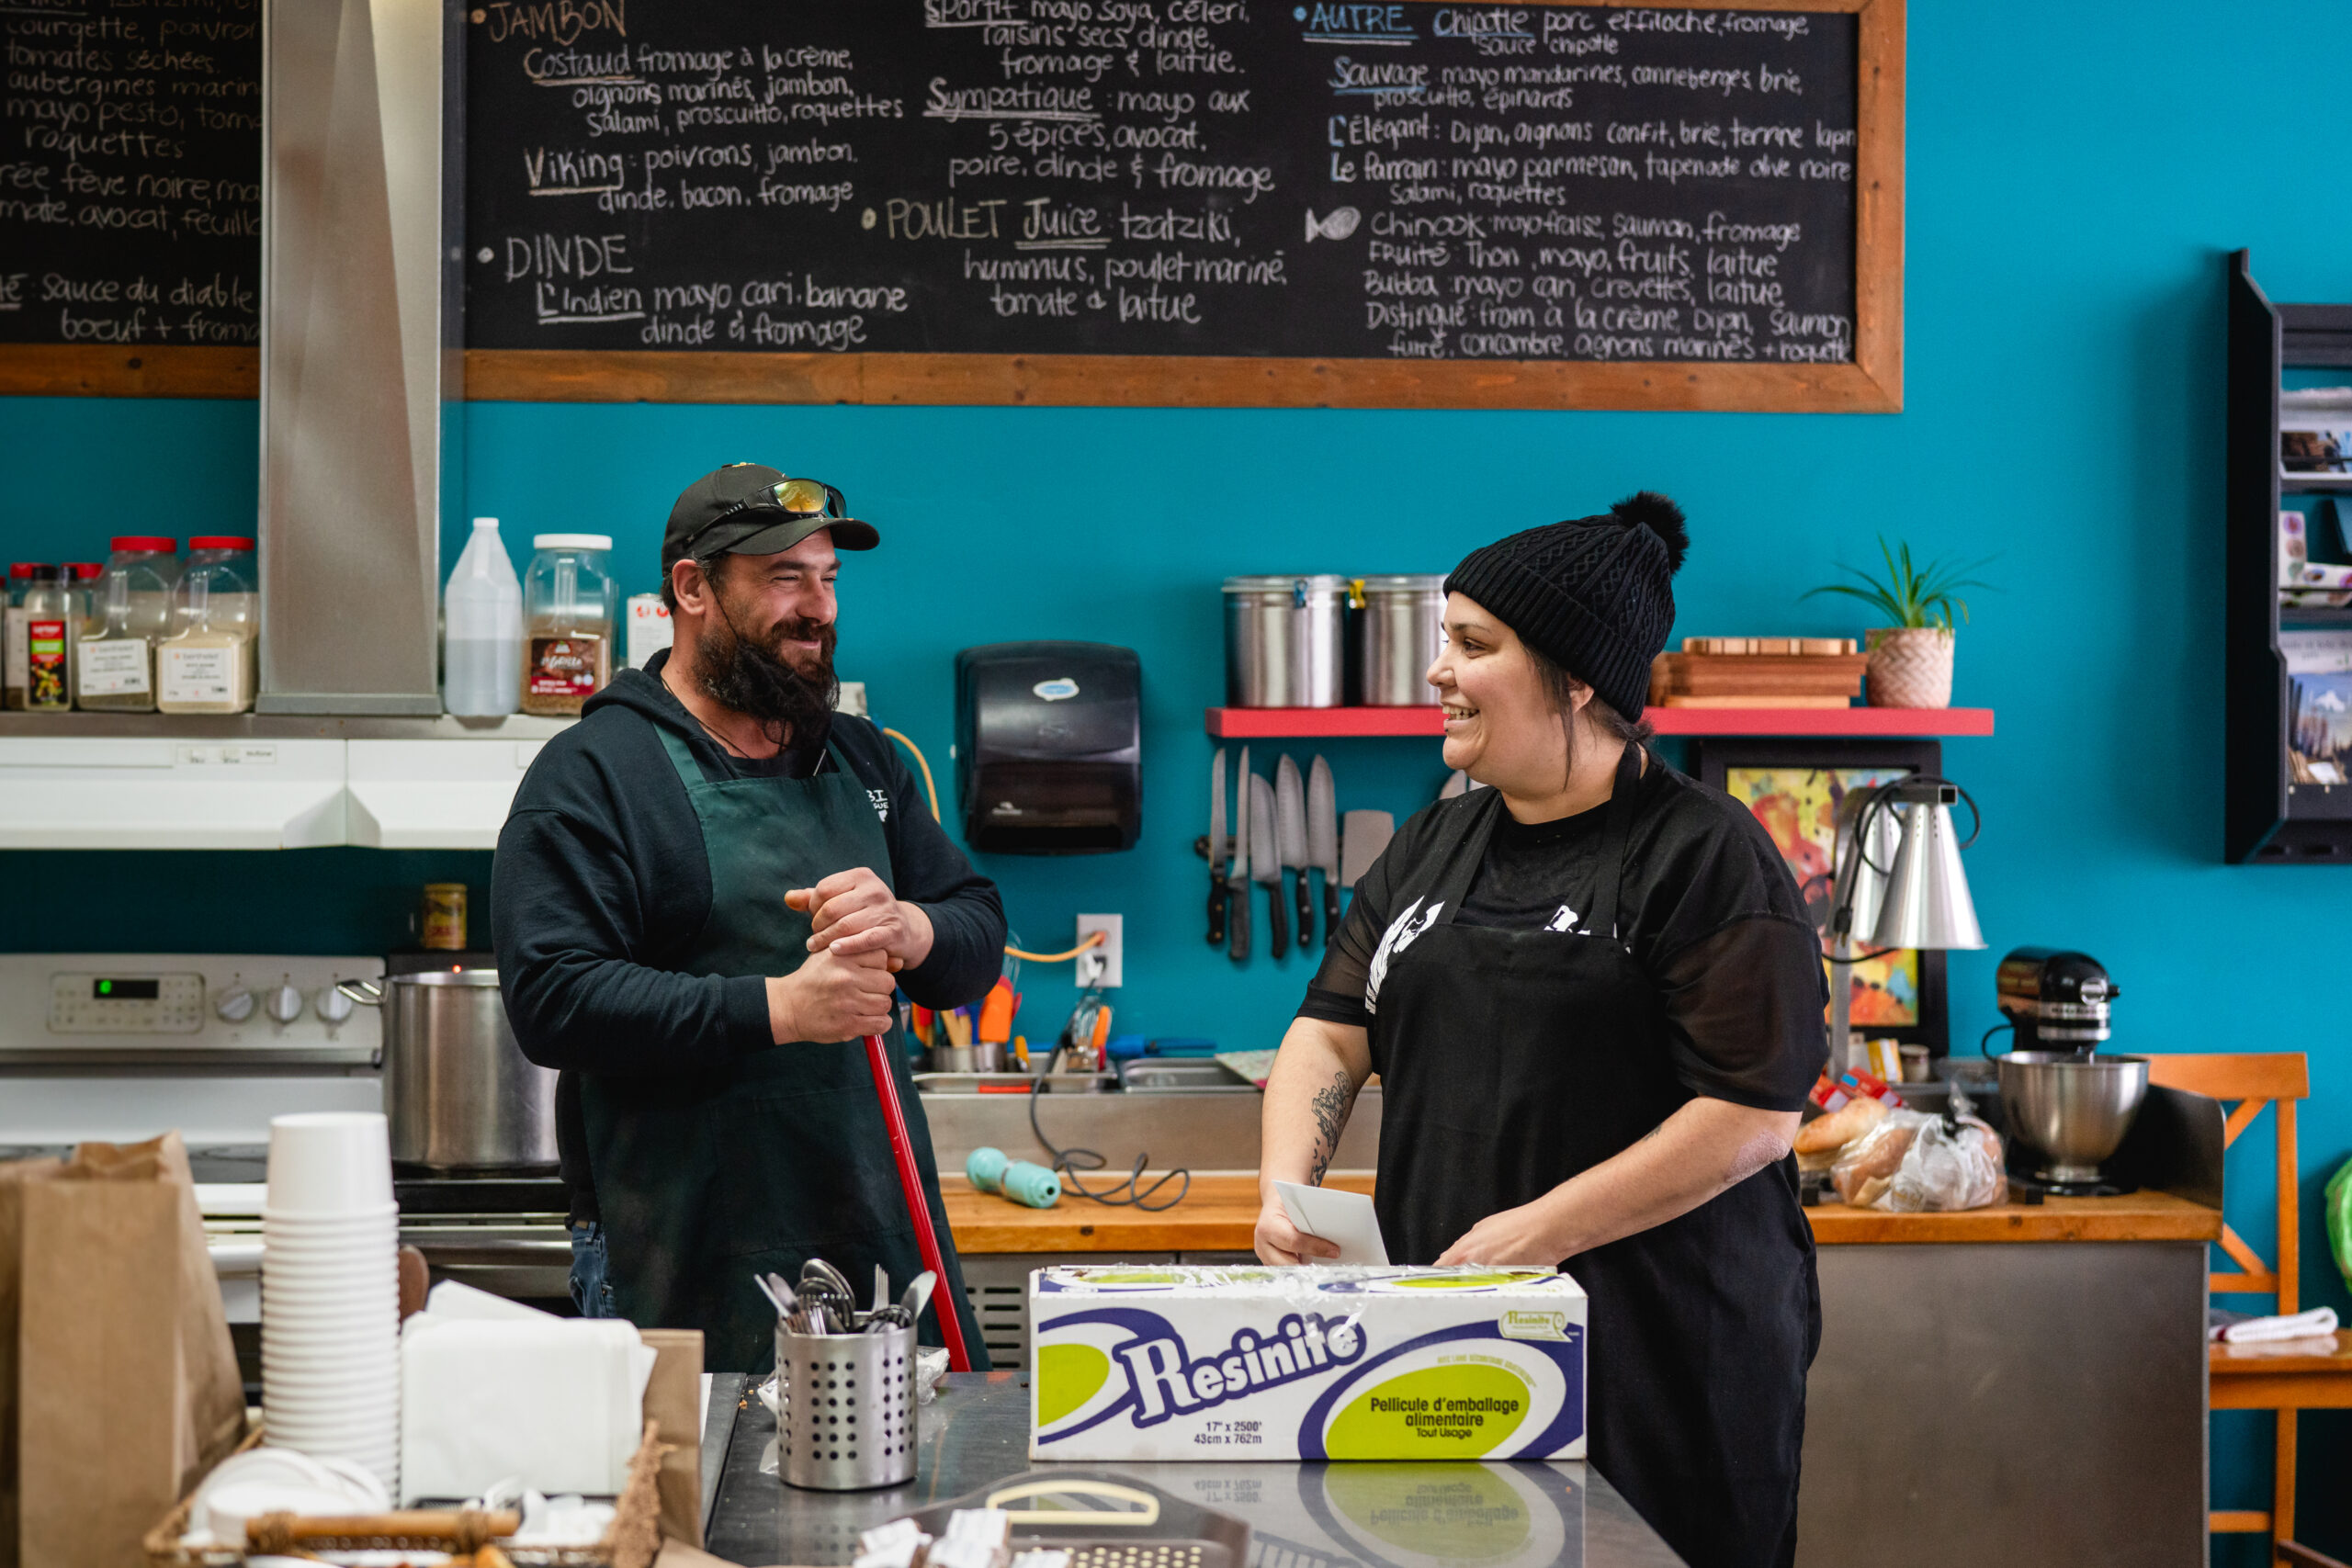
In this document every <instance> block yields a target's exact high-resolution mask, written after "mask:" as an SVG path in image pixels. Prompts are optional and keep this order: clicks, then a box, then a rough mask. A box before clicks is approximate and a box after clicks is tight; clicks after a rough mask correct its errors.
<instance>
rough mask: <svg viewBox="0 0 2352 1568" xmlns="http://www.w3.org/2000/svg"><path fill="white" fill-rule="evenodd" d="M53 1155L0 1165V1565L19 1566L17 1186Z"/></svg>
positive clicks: (38, 1174)
mask: <svg viewBox="0 0 2352 1568" xmlns="http://www.w3.org/2000/svg"><path fill="white" fill-rule="evenodd" d="M59 1165H60V1162H59V1161H57V1160H53V1159H26V1160H10V1161H8V1162H6V1164H0V1568H18V1563H19V1562H20V1561H21V1560H20V1558H19V1557H18V1554H17V1322H18V1317H19V1311H20V1308H19V1303H21V1301H22V1300H23V1295H22V1291H21V1289H20V1287H19V1283H18V1281H19V1279H20V1276H21V1273H22V1267H21V1266H22V1262H23V1258H24V1247H23V1233H24V1213H25V1211H24V1203H23V1201H22V1196H21V1185H22V1184H23V1183H25V1182H27V1181H40V1180H46V1179H49V1178H50V1177H51V1176H53V1175H55V1174H56V1172H57V1170H58V1168H59Z"/></svg>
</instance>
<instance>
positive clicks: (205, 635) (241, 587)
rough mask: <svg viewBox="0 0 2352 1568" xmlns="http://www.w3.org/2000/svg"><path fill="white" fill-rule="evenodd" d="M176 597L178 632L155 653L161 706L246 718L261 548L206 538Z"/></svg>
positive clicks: (192, 545)
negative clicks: (257, 560) (257, 555)
mask: <svg viewBox="0 0 2352 1568" xmlns="http://www.w3.org/2000/svg"><path fill="white" fill-rule="evenodd" d="M187 544H188V558H187V570H186V571H184V572H182V573H181V574H180V581H179V585H178V586H177V587H176V588H175V589H174V590H173V592H172V631H171V635H170V636H169V637H165V638H164V641H163V642H162V643H161V644H160V645H158V647H157V648H156V649H155V687H156V693H155V706H156V707H157V708H158V709H160V710H161V711H163V712H164V713H243V712H244V711H245V710H246V709H247V708H249V707H251V706H253V705H254V682H255V676H256V670H255V666H256V664H257V663H258V660H256V659H255V658H254V651H255V650H254V622H255V619H256V604H255V598H254V588H255V587H256V586H257V584H256V582H255V581H254V542H253V541H252V540H251V539H249V538H245V537H243V536H239V535H227V534H209V535H198V536H197V537H195V538H193V539H190V540H189V541H188V542H187Z"/></svg>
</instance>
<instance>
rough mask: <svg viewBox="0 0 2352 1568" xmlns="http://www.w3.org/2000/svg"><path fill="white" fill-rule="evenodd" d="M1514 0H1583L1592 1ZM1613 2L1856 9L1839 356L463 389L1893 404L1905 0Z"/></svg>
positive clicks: (1010, 365) (1751, 408) (624, 394)
mask: <svg viewBox="0 0 2352 1568" xmlns="http://www.w3.org/2000/svg"><path fill="white" fill-rule="evenodd" d="M1530 3H1532V4H1536V5H1577V4H1588V5H1589V4H1591V3H1593V0H1530ZM1615 3H1618V4H1626V5H1635V6H1648V7H1652V8H1670V9H1696V10H1719V11H1720V10H1737V11H1824V12H1850V13H1852V14H1854V15H1855V17H1857V20H1858V23H1859V30H1860V39H1859V40H1858V43H1859V56H1860V59H1859V64H1858V80H1857V83H1856V103H1855V129H1856V131H1857V133H1858V134H1857V136H1856V143H1857V145H1856V148H1855V164H1854V220H1855V221H1854V228H1855V232H1854V273H1855V280H1854V359H1853V361H1852V363H1850V364H1845V365H1756V364H1738V365H1725V364H1719V363H1713V362H1709V363H1686V362H1681V361H1651V362H1645V363H1618V364H1602V363H1593V362H1587V361H1581V360H1491V359H1464V360H1395V359H1341V358H1328V359H1269V358H1257V357H1245V356H1210V355H1078V354H1035V355H1031V354H882V353H862V354H743V353H725V352H720V353H695V352H693V351H668V350H643V349H615V350H596V349H481V348H477V349H469V350H467V351H466V396H467V397H468V398H470V399H482V400H512V401H519V402H660V403H874V404H923V403H964V404H1035V405H1038V406H1061V405H1073V404H1075V405H1091V406H1098V407H1159V408H1448V409H1654V410H1724V411H1740V412H1797V413H1897V412H1901V411H1902V408H1903V91H1904V81H1903V63H1904V53H1903V51H1904V0H1615Z"/></svg>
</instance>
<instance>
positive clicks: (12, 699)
mask: <svg viewBox="0 0 2352 1568" xmlns="http://www.w3.org/2000/svg"><path fill="white" fill-rule="evenodd" d="M32 581H33V563H32V562H30V561H28V560H20V561H11V562H10V563H9V565H8V608H7V612H6V620H5V621H0V670H5V671H6V674H5V677H0V705H6V707H7V709H8V711H10V712H11V713H22V712H23V711H24V709H25V591H26V590H27V589H28V588H30V587H31V586H32Z"/></svg>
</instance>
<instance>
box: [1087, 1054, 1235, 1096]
mask: <svg viewBox="0 0 2352 1568" xmlns="http://www.w3.org/2000/svg"><path fill="white" fill-rule="evenodd" d="M1119 1087H1120V1088H1121V1089H1125V1090H1126V1091H1127V1092H1128V1093H1129V1094H1256V1093H1257V1092H1258V1086H1257V1085H1256V1084H1253V1083H1251V1082H1250V1080H1249V1079H1248V1078H1245V1077H1242V1076H1241V1075H1240V1074H1239V1073H1237V1072H1235V1071H1234V1070H1233V1069H1232V1068H1231V1067H1228V1066H1226V1065H1225V1064H1224V1063H1223V1062H1216V1061H1208V1060H1204V1059H1198V1058H1184V1059H1159V1060H1149V1059H1139V1060H1136V1061H1132V1062H1122V1063H1120V1064H1119Z"/></svg>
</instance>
